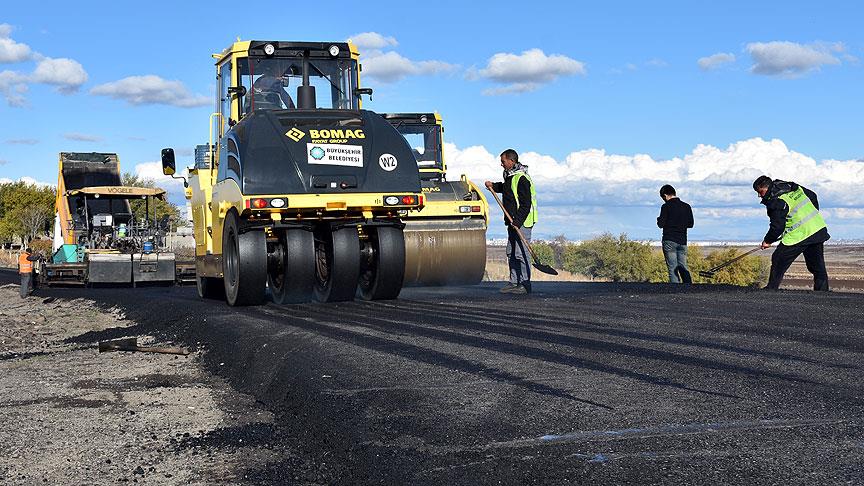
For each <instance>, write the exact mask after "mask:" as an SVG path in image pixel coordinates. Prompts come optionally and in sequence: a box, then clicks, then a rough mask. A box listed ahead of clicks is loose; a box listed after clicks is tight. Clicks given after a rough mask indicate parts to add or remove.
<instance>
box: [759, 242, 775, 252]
mask: <svg viewBox="0 0 864 486" xmlns="http://www.w3.org/2000/svg"><path fill="white" fill-rule="evenodd" d="M771 245H772V244H771V243H768V242H767V241H763V242H762V245H760V246H761V247H762V249H763V250H764V249H765V248H770V247H771Z"/></svg>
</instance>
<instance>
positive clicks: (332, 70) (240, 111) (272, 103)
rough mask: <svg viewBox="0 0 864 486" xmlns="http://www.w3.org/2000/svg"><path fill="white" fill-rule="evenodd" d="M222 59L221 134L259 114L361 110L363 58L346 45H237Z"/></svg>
mask: <svg viewBox="0 0 864 486" xmlns="http://www.w3.org/2000/svg"><path fill="white" fill-rule="evenodd" d="M214 57H216V58H217V63H216V64H217V70H218V79H219V93H218V97H219V101H218V104H219V115H221V123H220V127H219V130H218V134H219V135H220V136H221V135H222V134H224V133H225V131H227V129H228V127H231V126H233V125H234V124H236V123H237V122H238V121H239V120H240V119H242V118H244V117H246V116H248V115H250V114H251V113H253V112H255V111H258V110H271V111H272V110H294V109H298V110H328V109H332V110H354V111H356V110H359V109H360V104H361V103H360V95H362V94H367V95H371V94H372V90H371V89H369V88H359V87H358V86H359V80H358V74H357V73H358V72H359V69H358V58H359V54H358V52H357V50H356V47H354V46H353V45H351V44H348V43H345V42H337V43H328V42H276V41H242V42H236V43H234V44H233V45H232V46H230V47H229V48H227V49H226V50H225V51H223V52H222V53H220V54H217V55H214Z"/></svg>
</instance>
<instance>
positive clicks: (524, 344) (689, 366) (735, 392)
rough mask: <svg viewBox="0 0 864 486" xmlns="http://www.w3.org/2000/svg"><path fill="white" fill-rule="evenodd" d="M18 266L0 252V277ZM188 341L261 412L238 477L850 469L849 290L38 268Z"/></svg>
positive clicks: (790, 479)
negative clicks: (326, 290) (213, 282)
mask: <svg viewBox="0 0 864 486" xmlns="http://www.w3.org/2000/svg"><path fill="white" fill-rule="evenodd" d="M12 278H14V275H11V274H8V273H3V274H0V280H4V281H11V279H12ZM39 292H40V294H39V295H46V296H54V297H58V298H73V297H76V296H79V295H80V294H82V293H86V295H87V297H88V298H90V299H95V300H97V301H98V302H100V303H102V304H104V305H106V306H115V305H116V306H120V307H122V308H124V309H125V310H126V315H127V317H128V318H129V319H133V320H135V321H136V322H138V323H139V324H138V326H137V329H136V328H132V329H131V330H130V329H128V328H126V329H116V330H113V329H109V330H107V331H102V332H99V333H93V334H89V335H82V336H79V337H77V338H75V339H77V340H79V341H82V342H95V341H98V340H100V339H107V338H114V337H120V336H127V335H134V334H135V333H136V332H140V333H149V334H154V335H158V336H162V337H164V338H167V339H173V340H174V341H175V342H177V343H181V344H184V345H187V346H193V347H196V346H197V347H203V348H204V349H205V354H204V358H203V360H204V362H205V364H206V365H207V367H208V369H209V370H210V371H212V372H213V373H215V374H218V375H220V376H222V377H224V378H225V379H227V380H228V381H229V382H230V383H231V384H232V386H233V387H234V388H235V389H237V390H238V391H240V392H243V393H247V394H251V395H253V396H254V397H255V399H256V400H258V401H259V402H260V403H262V404H263V405H264V406H265V407H267V408H268V409H270V410H272V411H273V412H274V414H275V415H276V417H277V426H276V427H266V428H261V427H257V428H256V427H254V426H250V427H245V428H238V429H232V430H225V431H221V432H220V433H219V434H213V435H212V436H211V437H208V438H204V439H202V440H204V441H207V440H212V441H214V442H217V441H222V442H231V441H236V440H240V439H245V440H246V441H247V442H248V441H259V442H261V443H262V444H263V445H264V446H266V447H268V448H271V449H274V450H276V451H277V452H278V451H279V450H284V454H282V455H281V456H280V455H279V454H277V457H283V458H284V460H278V461H274V462H273V463H271V464H268V465H266V466H264V467H254V468H250V469H249V470H248V471H246V475H247V477H249V478H250V481H251V482H252V483H260V484H268V483H272V484H282V483H295V482H300V483H331V484H332V483H337V484H347V483H382V484H397V483H402V484H404V483H411V484H526V483H527V484H532V483H536V484H569V483H574V484H579V483H585V484H668V483H687V484H717V483H724V484H861V483H864V426H862V420H864V414H862V412H864V386H862V383H861V381H860V379H859V377H860V375H861V368H862V362H861V357H862V353H864V295H862V294H842V293H834V292H832V293H828V294H817V293H813V292H794V291H781V292H767V291H756V290H744V289H738V288H732V287H721V286H695V287H690V288H685V287H683V286H670V285H648V284H632V285H631V284H590V283H535V293H534V295H532V296H529V297H512V296H511V297H507V296H502V295H500V294H498V293H497V286H495V285H490V284H484V285H480V286H474V287H459V288H444V289H424V288H414V289H405V290H404V291H403V294H402V296H401V297H400V299H399V300H395V301H380V302H372V303H369V302H361V301H355V302H350V303H341V304H317V303H314V304H304V305H292V306H277V305H275V304H273V303H272V302H270V303H268V304H267V305H264V306H260V307H251V308H229V307H228V306H226V305H225V304H224V303H222V302H218V301H203V300H200V299H199V298H198V297H197V294H196V292H195V289H194V288H190V287H184V288H138V289H116V288H106V289H45V290H40V291H39Z"/></svg>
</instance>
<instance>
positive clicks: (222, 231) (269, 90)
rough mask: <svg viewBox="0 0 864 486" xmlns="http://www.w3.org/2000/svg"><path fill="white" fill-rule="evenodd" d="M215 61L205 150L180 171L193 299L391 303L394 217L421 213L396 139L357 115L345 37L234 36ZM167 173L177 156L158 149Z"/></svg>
mask: <svg viewBox="0 0 864 486" xmlns="http://www.w3.org/2000/svg"><path fill="white" fill-rule="evenodd" d="M213 57H214V59H215V60H216V62H215V65H216V80H217V81H216V83H217V84H216V104H215V106H216V107H217V111H216V112H215V113H213V114H212V115H211V116H210V143H209V148H208V150H206V153H207V156H206V157H203V160H202V161H201V162H199V163H196V166H195V167H194V168H192V169H190V171H189V180H188V185H189V186H190V187H188V188H187V191H186V195H187V197H188V198H189V199H190V200H191V206H192V219H193V223H194V232H195V263H196V272H197V277H196V280H197V283H198V293H199V295H200V296H201V297H204V298H206V297H221V296H222V295H224V297H225V300H226V301H227V302H228V304H230V305H254V304H260V303H262V302H263V301H264V300H265V298H266V289H267V288H268V287H269V289H270V293H271V295H272V298H273V300H274V301H275V302H276V303H295V302H305V301H308V300H310V299H311V298H313V297H314V298H316V299H317V300H319V301H323V302H332V301H345V300H351V299H353V298H354V297H355V295H356V294H359V296H360V297H361V298H362V299H366V300H374V299H393V298H396V297H397V296H398V295H399V292H400V291H401V289H402V284H403V280H404V275H405V260H406V258H405V241H404V234H403V228H404V227H405V223H404V221H403V217H404V215H406V214H410V213H411V212H413V211H417V210H419V209H421V208H422V207H423V204H424V195H423V193H422V192H421V189H420V172H419V169H418V166H417V162H416V159H415V158H414V156H413V154H412V153H411V148H410V147H409V146H408V144H407V143H406V142H405V139H404V138H403V137H402V135H400V134H399V132H398V131H397V130H396V129H395V128H393V126H392V125H391V124H390V123H388V122H387V120H385V119H384V118H383V117H382V116H381V115H379V114H376V113H374V112H371V111H367V110H363V109H361V95H364V94H366V95H371V93H372V90H371V89H369V88H361V87H360V81H359V75H360V69H359V67H358V61H359V53H358V51H357V49H356V47H355V46H354V45H353V44H351V43H345V42H286V41H238V42H235V43H233V44H232V45H230V46H229V47H228V48H227V49H225V50H224V51H222V52H221V53H219V54H214V55H213ZM162 166H163V172H164V173H166V174H169V175H174V173H175V171H176V162H175V158H174V151H173V150H172V149H170V148H166V149H163V150H162Z"/></svg>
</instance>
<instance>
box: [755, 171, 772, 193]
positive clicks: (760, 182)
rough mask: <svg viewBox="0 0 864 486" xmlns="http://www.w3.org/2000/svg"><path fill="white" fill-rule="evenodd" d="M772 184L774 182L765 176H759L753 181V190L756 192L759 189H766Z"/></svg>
mask: <svg viewBox="0 0 864 486" xmlns="http://www.w3.org/2000/svg"><path fill="white" fill-rule="evenodd" d="M772 182H774V181H772V180H771V178H770V177H768V176H766V175H761V176H759V177H757V178H756V180H755V181H753V190H754V191H758V190H759V188H760V187H768V186H770V185H771V183H772Z"/></svg>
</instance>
